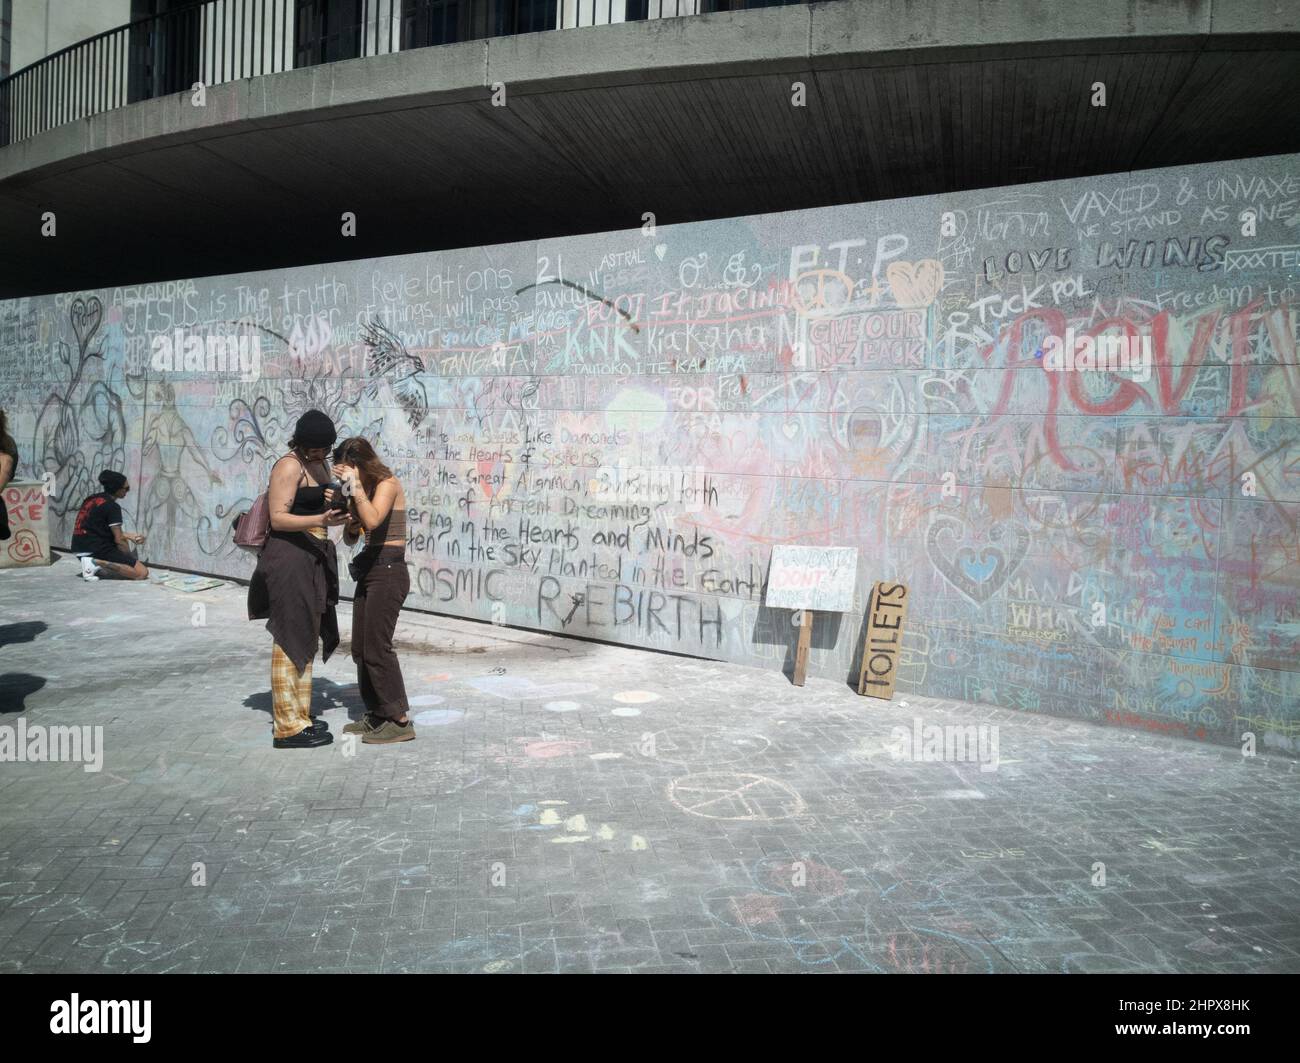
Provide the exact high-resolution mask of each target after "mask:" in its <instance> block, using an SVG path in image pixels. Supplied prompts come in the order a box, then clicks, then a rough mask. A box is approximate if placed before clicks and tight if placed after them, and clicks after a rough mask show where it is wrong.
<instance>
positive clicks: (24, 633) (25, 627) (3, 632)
mask: <svg viewBox="0 0 1300 1063" xmlns="http://www.w3.org/2000/svg"><path fill="white" fill-rule="evenodd" d="M49 627H50V625H49V624H47V623H45V621H44V620H26V621H24V622H23V623H21V624H0V646H8V645H9V644H10V643H13V642H33V641H35V639H36V636H37V635H43V634H44V633H45V632H46V631H48V630H49Z"/></svg>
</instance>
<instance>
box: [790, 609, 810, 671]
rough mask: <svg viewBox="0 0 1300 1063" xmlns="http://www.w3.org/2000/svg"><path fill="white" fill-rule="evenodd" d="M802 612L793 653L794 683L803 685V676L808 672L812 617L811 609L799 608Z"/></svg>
mask: <svg viewBox="0 0 1300 1063" xmlns="http://www.w3.org/2000/svg"><path fill="white" fill-rule="evenodd" d="M799 612H800V613H801V614H803V621H802V622H801V623H800V625H799V648H798V649H797V650H795V654H794V685H795V686H797V687H801V686H803V681H804V677H805V676H806V675H807V674H808V650H809V649H810V648H811V646H812V617H813V611H812V610H811V609H801V610H799Z"/></svg>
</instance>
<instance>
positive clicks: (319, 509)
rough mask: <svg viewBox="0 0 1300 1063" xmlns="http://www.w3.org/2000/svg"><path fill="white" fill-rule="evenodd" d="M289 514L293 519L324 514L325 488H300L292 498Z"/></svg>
mask: <svg viewBox="0 0 1300 1063" xmlns="http://www.w3.org/2000/svg"><path fill="white" fill-rule="evenodd" d="M289 512H290V513H291V514H293V515H294V516H295V517H316V516H319V515H320V514H322V513H324V512H325V488H323V487H300V488H298V490H297V492H296V493H295V494H294V496H293V505H291V506H290V507H289Z"/></svg>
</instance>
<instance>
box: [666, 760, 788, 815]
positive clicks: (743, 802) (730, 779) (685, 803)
mask: <svg viewBox="0 0 1300 1063" xmlns="http://www.w3.org/2000/svg"><path fill="white" fill-rule="evenodd" d="M668 800H669V801H671V802H672V803H673V804H674V805H676V806H677V807H678V808H680V809H681V810H682V811H683V812H687V813H689V814H690V815H692V816H702V817H703V818H704V819H735V820H774V819H789V818H790V817H791V816H797V815H799V814H800V813H802V812H803V811H804V810H805V809H806V808H807V806H806V805H805V804H804V801H803V798H802V797H800V796H799V795H798V794H797V793H795V791H794V790H793V789H792V788H791V787H789V786H787V785H786V784H785V783H783V782H778V781H777V780H776V779H769V778H767V777H766V776H765V775H753V774H751V773H749V772H732V771H718V772H705V773H702V774H699V775H685V776H683V777H682V778H680V779H674V780H673V781H672V782H670V783H669V784H668Z"/></svg>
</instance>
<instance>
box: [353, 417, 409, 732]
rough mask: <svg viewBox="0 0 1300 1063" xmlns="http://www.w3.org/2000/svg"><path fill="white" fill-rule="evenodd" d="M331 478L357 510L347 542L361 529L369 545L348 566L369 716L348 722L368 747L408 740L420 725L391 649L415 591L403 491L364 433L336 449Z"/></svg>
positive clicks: (356, 650)
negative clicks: (404, 603) (404, 605)
mask: <svg viewBox="0 0 1300 1063" xmlns="http://www.w3.org/2000/svg"><path fill="white" fill-rule="evenodd" d="M334 478H335V479H336V480H338V481H339V483H340V484H341V485H342V488H343V495H344V497H345V498H347V499H348V510H349V513H350V514H351V516H352V519H351V520H350V521H349V523H348V525H347V526H346V527H345V528H344V529H343V541H344V542H345V543H347V544H348V545H349V546H352V545H354V544H355V543H356V541H357V539H358V538H359V537H360V535H361V532H362V531H363V530H364V531H365V533H366V546H365V549H364V550H362V551H361V553H360V554H358V555H357V556H356V558H355V559H354V560H353V562H352V564H351V566H350V571H351V573H352V578H353V579H355V580H356V582H357V589H356V593H355V595H354V597H353V601H352V659H353V660H354V661H356V663H357V679H358V683H359V685H360V687H361V700H362V701H363V702H365V706H366V714H365V715H364V716H363V717H362V718H361V719H360V720H357V721H356V722H355V723H350V724H348V725H347V726H346V727H344V728H343V730H344V731H345V732H348V733H351V734H359V735H361V741H362V742H365V743H367V744H370V745H386V744H388V743H390V742H409V741H410V740H411V739H412V738H414V737H415V724H413V723H412V722H411V721H410V719H409V718H408V716H407V712H408V710H409V708H410V706H409V704H408V703H407V700H406V684H405V683H404V682H403V681H402V667H401V665H400V664H399V663H398V660H397V654H396V653H395V652H394V650H393V632H394V631H395V630H396V628H397V618H398V616H399V614H400V613H401V611H402V601H403V600H404V599H405V598H406V596H407V595H408V594H409V593H410V592H411V574H410V573H409V572H408V571H407V569H406V493H405V492H404V491H403V490H402V484H401V481H400V480H398V479H397V477H396V476H394V475H393V470H392V469H390V468H388V466H387V465H385V464H383V462H381V461H380V460H379V455H378V454H376V453H375V449H374V447H372V446H371V445H370V444H369V443H368V442H366V440H364V439H362V438H361V437H360V436H354V437H353V438H351V439H345V440H344V441H343V442H342V443H341V444H339V447H338V449H336V450H335V451H334Z"/></svg>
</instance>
